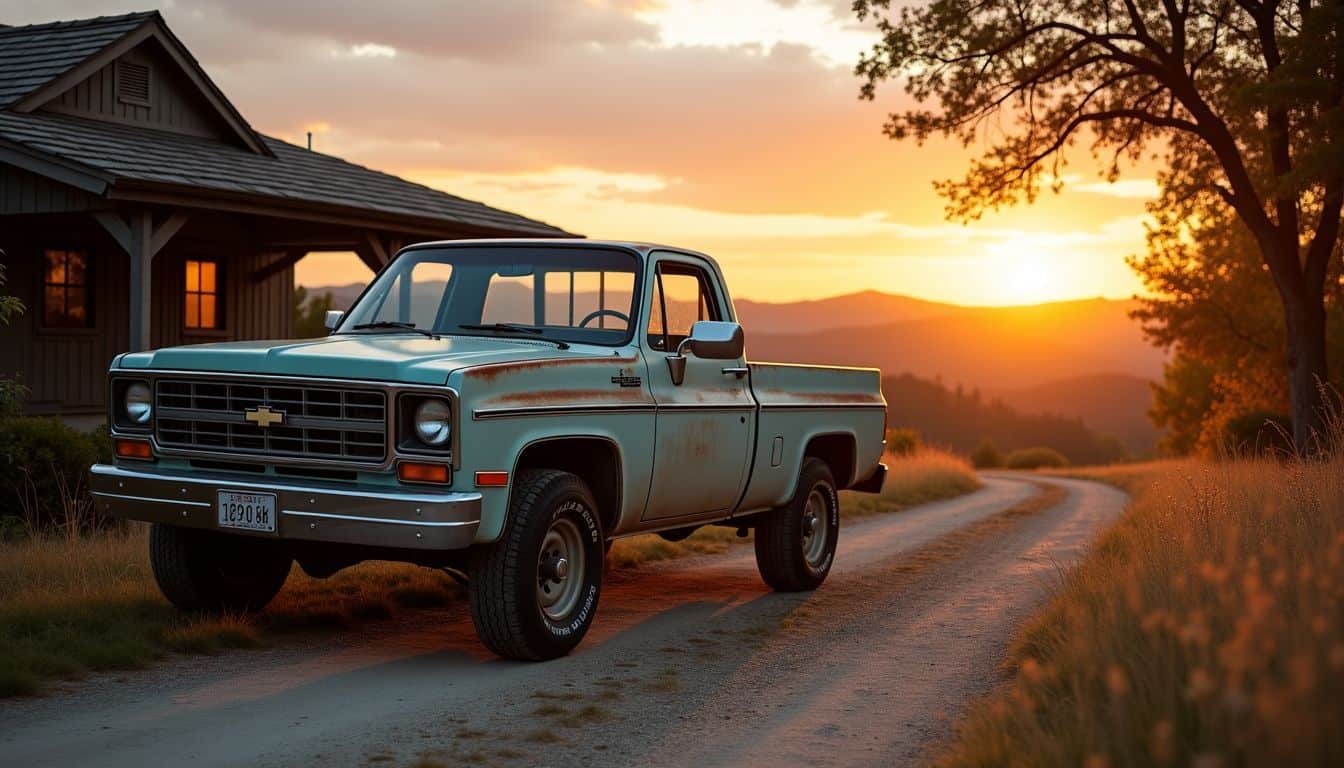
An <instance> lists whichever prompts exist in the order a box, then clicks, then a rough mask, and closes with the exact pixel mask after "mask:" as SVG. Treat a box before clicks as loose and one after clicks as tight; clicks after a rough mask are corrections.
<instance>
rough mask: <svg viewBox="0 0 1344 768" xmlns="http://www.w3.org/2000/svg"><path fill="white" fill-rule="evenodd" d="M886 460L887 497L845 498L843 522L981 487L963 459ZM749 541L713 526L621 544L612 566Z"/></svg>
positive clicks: (924, 453) (926, 454)
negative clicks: (673, 536) (667, 537)
mask: <svg viewBox="0 0 1344 768" xmlns="http://www.w3.org/2000/svg"><path fill="white" fill-rule="evenodd" d="M883 460H884V461H885V462H886V463H887V468H888V471H887V481H886V483H885V484H884V485H883V487H882V493H881V494H880V495H872V494H866V493H850V492H844V493H841V494H840V515H841V517H844V518H847V519H854V518H858V517H867V516H869V515H877V514H883V513H886V512H899V511H901V510H904V509H909V508H910V507H914V506H918V505H920V504H927V503H929V502H932V501H941V500H943V499H950V498H953V497H955V496H961V495H962V494H966V493H970V492H971V491H974V490H975V489H977V488H979V487H980V481H979V480H977V479H976V477H975V470H973V469H971V467H970V465H969V464H967V463H966V461H965V460H964V459H962V458H960V457H958V456H955V455H953V454H950V453H946V452H944V451H939V450H936V449H933V448H924V449H921V450H920V451H919V452H918V453H916V454H914V455H912V456H887V457H885V458H884V459H883ZM746 541H751V537H750V536H748V537H747V538H745V539H742V538H738V536H737V531H736V530H734V529H732V528H724V527H721V526H713V525H710V526H705V527H704V528H701V529H699V530H698V531H696V532H695V533H693V534H691V536H690V537H689V538H687V539H685V540H683V541H678V542H670V541H664V540H663V539H662V538H661V537H659V536H657V535H652V534H650V535H646V536H631V537H629V538H625V539H618V540H617V541H616V543H615V544H613V545H612V548H611V554H610V556H609V557H608V560H609V562H610V563H611V564H612V565H613V566H615V567H617V568H629V567H632V566H637V565H640V564H641V563H651V562H657V561H659V560H671V559H674V558H678V557H685V556H687V555H695V554H717V553H720V552H725V551H727V550H728V548H729V547H731V546H732V545H734V544H737V543H741V542H746Z"/></svg>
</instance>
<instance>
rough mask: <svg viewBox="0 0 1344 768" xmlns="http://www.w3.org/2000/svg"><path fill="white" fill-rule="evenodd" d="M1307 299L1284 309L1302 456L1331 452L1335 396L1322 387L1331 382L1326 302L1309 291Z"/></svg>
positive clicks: (1291, 389) (1286, 304) (1295, 441)
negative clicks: (1330, 417) (1329, 421)
mask: <svg viewBox="0 0 1344 768" xmlns="http://www.w3.org/2000/svg"><path fill="white" fill-rule="evenodd" d="M1304 293H1305V294H1306V295H1305V296H1300V297H1296V298H1295V300H1290V299H1288V298H1287V297H1285V301H1284V309H1285V310H1286V312H1285V319H1286V320H1287V328H1288V393H1289V396H1290V397H1291V399H1292V409H1293V445H1294V446H1295V447H1296V448H1297V452H1298V453H1299V454H1300V455H1302V456H1316V455H1319V454H1320V453H1321V451H1323V450H1325V449H1328V448H1329V447H1330V445H1329V435H1328V433H1327V431H1326V428H1327V425H1326V417H1327V414H1329V413H1331V412H1332V411H1333V410H1334V408H1333V406H1334V405H1335V403H1334V402H1333V401H1334V399H1335V398H1334V395H1332V394H1330V393H1329V392H1328V391H1327V390H1323V389H1322V387H1323V386H1324V385H1325V384H1326V383H1327V382H1328V381H1329V370H1328V368H1327V367H1326V352H1325V348H1326V347H1325V301H1324V298H1323V297H1322V295H1321V292H1320V291H1317V290H1312V289H1310V288H1308V289H1307V290H1306V291H1304Z"/></svg>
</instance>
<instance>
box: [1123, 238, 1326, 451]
mask: <svg viewBox="0 0 1344 768" xmlns="http://www.w3.org/2000/svg"><path fill="white" fill-rule="evenodd" d="M1172 235H1173V233H1171V232H1169V231H1165V230H1161V229H1158V230H1154V231H1153V232H1152V233H1151V234H1150V236H1149V243H1148V252H1147V253H1146V254H1145V255H1144V256H1142V257H1134V258H1131V259H1130V260H1129V262H1130V266H1131V267H1133V269H1134V270H1135V272H1137V273H1138V274H1139V275H1140V276H1141V277H1142V278H1143V281H1144V284H1145V286H1146V287H1147V288H1148V289H1149V292H1150V297H1149V298H1146V299H1143V300H1142V305H1141V306H1140V308H1139V309H1137V310H1135V311H1134V312H1133V313H1131V314H1132V316H1133V317H1134V318H1136V319H1137V320H1139V321H1140V322H1141V323H1142V324H1143V328H1144V332H1145V334H1146V335H1147V336H1148V338H1149V339H1150V340H1152V341H1153V342H1154V343H1155V344H1157V345H1158V346H1162V347H1166V348H1168V349H1170V350H1172V351H1173V352H1175V355H1174V356H1173V358H1172V360H1171V361H1170V362H1169V363H1168V364H1167V367H1166V370H1165V373H1164V377H1163V381H1162V383H1161V384H1158V385H1156V386H1155V388H1154V400H1153V408H1152V410H1151V411H1150V415H1151V416H1152V417H1153V420H1154V422H1155V423H1156V424H1158V425H1159V426H1165V427H1167V428H1168V430H1170V431H1169V433H1168V435H1167V437H1166V438H1165V439H1164V440H1163V445H1162V448H1163V449H1164V450H1165V451H1167V452H1170V453H1189V452H1191V451H1192V450H1194V449H1196V448H1199V449H1202V450H1203V451H1205V452H1207V453H1222V452H1223V450H1224V448H1225V445H1224V443H1225V442H1226V441H1225V439H1224V433H1225V432H1226V429H1227V428H1228V422H1229V421H1230V420H1234V419H1239V418H1241V417H1242V416H1244V415H1246V414H1250V413H1255V412H1263V411H1273V412H1278V413H1282V412H1285V411H1287V410H1288V408H1289V405H1290V397H1289V392H1288V386H1287V382H1286V381H1285V380H1284V379H1283V378H1281V377H1277V376H1274V375H1272V372H1273V371H1274V370H1276V369H1277V368H1278V366H1279V365H1280V364H1281V361H1282V360H1283V359H1284V358H1285V356H1286V354H1287V353H1286V349H1285V345H1284V338H1285V333H1284V318H1283V312H1282V311H1281V308H1280V304H1279V299H1278V296H1277V294H1276V291H1275V289H1274V286H1273V284H1272V282H1271V281H1269V280H1266V279H1265V277H1264V272H1265V267H1264V265H1263V263H1262V261H1261V259H1260V255H1259V252H1258V249H1257V248H1256V245H1255V242H1254V241H1253V239H1252V238H1251V237H1250V236H1249V233H1248V232H1247V230H1246V228H1245V227H1243V226H1241V224H1240V222H1239V221H1237V220H1236V217H1235V215H1232V214H1230V213H1224V214H1223V215H1222V216H1220V217H1216V218H1209V219H1205V220H1203V221H1202V222H1200V223H1199V225H1198V226H1196V227H1194V228H1193V230H1191V231H1188V232H1186V233H1183V234H1182V235H1181V236H1179V237H1173V236H1172ZM1341 266H1342V265H1341V263H1340V261H1338V260H1332V262H1331V265H1330V269H1329V272H1328V274H1327V278H1326V290H1325V295H1324V301H1325V307H1326V318H1327V323H1326V349H1327V358H1328V359H1335V360H1338V359H1340V356H1341V355H1344V314H1341V313H1340V312H1339V307H1340V304H1341V298H1342V292H1341V287H1340V282H1339V278H1340V272H1341ZM1330 383H1332V384H1334V383H1335V380H1334V379H1331V380H1330ZM1283 423H1285V424H1286V423H1289V420H1287V419H1285V420H1284V421H1283Z"/></svg>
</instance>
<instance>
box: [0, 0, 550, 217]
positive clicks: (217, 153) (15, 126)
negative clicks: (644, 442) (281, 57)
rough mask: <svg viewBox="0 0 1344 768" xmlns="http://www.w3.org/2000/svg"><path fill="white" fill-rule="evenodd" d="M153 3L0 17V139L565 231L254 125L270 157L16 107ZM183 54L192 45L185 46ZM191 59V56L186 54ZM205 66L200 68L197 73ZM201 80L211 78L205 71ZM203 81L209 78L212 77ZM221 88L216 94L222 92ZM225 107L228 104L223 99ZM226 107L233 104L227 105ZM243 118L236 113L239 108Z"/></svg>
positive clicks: (90, 158) (365, 203) (139, 176)
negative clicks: (10, 21)
mask: <svg viewBox="0 0 1344 768" xmlns="http://www.w3.org/2000/svg"><path fill="white" fill-rule="evenodd" d="M154 19H157V20H158V24H159V25H160V26H161V27H162V30H163V32H164V33H166V34H167V35H168V37H169V38H170V40H169V42H170V43H171V44H172V45H174V46H177V47H179V48H180V46H181V44H180V42H179V41H177V40H176V38H172V35H171V32H167V27H166V25H163V23H162V19H161V18H160V17H159V15H158V13H157V12H156V11H147V12H142V13H131V14H126V15H124V16H103V17H99V18H95V19H84V20H80V21H59V22H53V23H50V24H34V25H30V26H23V27H4V26H0V141H8V142H12V143H14V144H17V145H20V146H22V147H24V148H26V149H27V150H30V151H33V152H36V153H39V154H40V155H46V156H48V157H50V158H53V159H57V160H62V161H66V162H73V163H75V164H76V165H78V166H82V167H83V168H85V169H87V170H88V171H90V172H91V173H92V174H94V175H97V176H100V177H103V178H105V179H106V180H107V181H108V182H109V183H110V184H111V185H112V186H113V187H114V188H115V187H117V186H118V185H119V184H120V185H125V186H131V185H138V186H171V187H172V188H173V189H172V191H174V192H179V191H180V190H181V189H182V188H189V189H190V190H191V191H192V192H193V193H195V194H199V195H201V196H207V197H208V196H210V195H211V194H214V195H228V194H230V193H232V194H235V195H236V194H243V195H248V196H250V197H253V198H260V200H256V201H254V202H265V201H270V203H271V204H274V205H279V206H283V205H284V204H285V203H286V202H291V203H302V204H305V205H306V206H307V207H312V206H321V207H327V208H331V209H332V210H333V211H334V212H337V213H342V212H349V211H351V210H354V211H365V212H376V213H381V214H383V215H384V217H386V216H389V215H390V216H393V217H411V218H415V219H417V220H420V221H421V222H422V223H423V220H430V221H432V222H436V223H443V224H448V225H452V228H454V229H462V228H476V229H479V230H484V231H486V232H494V233H500V234H507V235H519V236H528V235H532V236H538V237H556V236H564V235H567V234H569V233H567V232H565V231H564V230H562V229H559V228H557V227H553V226H551V225H549V224H546V223H544V222H540V221H536V220H534V219H529V218H526V217H524V216H519V215H517V214H514V213H509V212H508V211H501V210H498V209H495V208H491V207H489V206H487V205H484V204H482V203H477V202H473V201H471V200H465V199H463V198H460V197H455V196H453V195H449V194H446V193H444V192H440V191H438V190H435V189H430V188H429V187H426V186H422V185H420V184H413V183H411V182H409V181H406V180H404V179H400V178H397V177H396V176H392V175H390V174H386V173H381V172H379V171H374V170H371V169H368V168H364V167H362V166H359V165H355V164H353V163H348V162H346V161H344V160H342V159H340V158H338V157H332V156H331V155H324V154H321V153H318V152H311V151H309V150H305V149H302V148H300V147H296V146H294V145H292V144H288V143H286V142H283V141H280V140H279V139H274V138H270V137H266V136H260V135H259V134H255V133H254V132H252V129H251V128H248V127H247V126H246V125H244V126H243V128H245V129H246V130H247V132H248V136H249V139H248V140H249V141H250V142H252V143H253V144H254V145H255V146H257V147H261V146H262V145H261V144H257V143H256V141H254V140H253V138H252V137H257V136H259V137H260V141H261V142H264V147H265V149H268V150H269V151H270V152H271V153H272V154H274V157H268V156H266V155H264V154H260V153H258V152H251V151H248V150H246V149H244V148H241V147H235V146H232V145H229V144H226V143H223V142H218V141H212V140H209V139H203V138H196V137H193V136H186V135H182V134H178V133H171V132H168V131H163V130H157V129H153V128H149V127H137V126H131V125H122V124H118V123H111V122H105V121H101V120H93V119H86V118H78V117H68V116H64V115H57V114H53V113H50V112H42V111H31V112H23V113H19V112H15V111H13V110H11V109H9V107H10V106H12V105H13V104H15V103H16V102H18V101H19V100H21V99H23V98H24V97H25V96H27V95H28V94H30V93H33V92H34V91H36V90H38V89H39V88H41V87H43V86H44V85H46V84H47V83H49V82H50V81H51V80H53V79H55V78H57V77H60V76H61V75H62V74H64V73H65V72H68V71H69V70H71V69H73V68H75V67H77V66H79V65H80V64H81V63H83V62H85V61H87V60H88V59H89V57H91V56H94V55H96V54H98V52H99V51H102V50H103V49H105V48H107V47H108V46H110V45H113V44H114V43H116V42H117V41H118V40H120V39H121V38H123V37H124V36H126V35H127V34H130V33H131V32H133V31H135V30H137V29H139V28H140V27H141V26H142V25H143V24H145V23H146V22H148V21H150V20H154ZM182 51H183V53H184V54H185V55H186V56H187V57H188V58H190V52H189V51H185V49H182ZM191 66H197V65H196V62H195V60H194V59H191ZM202 74H203V73H202ZM207 80H208V78H207ZM210 87H213V85H211V86H210ZM220 98H223V97H222V95H221V96H220ZM226 109H228V110H232V106H231V105H227V104H226ZM233 114H236V112H234V113H233ZM239 119H241V117H240V118H239Z"/></svg>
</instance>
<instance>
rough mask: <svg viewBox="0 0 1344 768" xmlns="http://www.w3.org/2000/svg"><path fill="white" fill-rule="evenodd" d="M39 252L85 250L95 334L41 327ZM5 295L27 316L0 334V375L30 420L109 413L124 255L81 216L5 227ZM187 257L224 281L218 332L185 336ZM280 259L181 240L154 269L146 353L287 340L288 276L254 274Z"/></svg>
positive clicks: (123, 332) (123, 335)
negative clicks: (21, 391) (212, 263)
mask: <svg viewBox="0 0 1344 768" xmlns="http://www.w3.org/2000/svg"><path fill="white" fill-rule="evenodd" d="M46 248H82V249H84V250H87V251H88V253H89V254H90V259H91V261H90V263H91V273H90V282H91V284H92V288H93V300H92V304H91V310H92V318H93V324H92V327H90V328H81V329H48V328H44V327H42V260H43V256H42V254H43V251H44V250H45V249H46ZM0 249H3V250H5V251H6V253H7V257H6V258H5V261H4V263H5V267H6V278H7V279H6V285H5V287H4V288H3V289H0V290H3V291H4V292H7V293H10V294H12V295H15V296H18V297H19V298H20V299H22V300H23V303H24V306H25V308H26V310H25V312H24V313H23V314H22V315H20V316H18V317H16V318H13V320H12V321H11V323H10V325H9V326H8V327H0V375H5V376H17V377H18V379H19V381H20V382H21V383H22V384H23V385H24V386H26V387H28V388H29V390H30V393H29V395H28V397H27V399H26V402H25V411H26V412H28V413H31V414H61V415H80V414H101V413H103V412H104V411H105V410H106V403H105V401H106V373H107V368H108V365H109V364H110V363H111V362H112V360H113V358H115V357H116V356H117V355H118V354H119V353H121V352H124V351H125V350H126V349H127V347H128V346H129V345H130V338H129V330H128V329H129V323H130V307H129V299H128V296H129V290H128V282H127V275H128V273H129V265H128V259H127V257H126V254H125V253H124V252H123V251H122V250H121V249H120V247H118V246H117V245H116V243H115V242H114V241H113V240H112V239H111V238H110V237H108V236H107V235H106V234H105V233H104V232H103V231H102V230H101V228H100V227H98V226H97V225H96V224H94V223H92V222H91V221H90V220H89V218H88V216H87V215H83V216H78V215H76V216H24V217H14V218H7V219H5V220H3V227H0ZM189 256H197V257H199V256H211V257H214V258H216V259H218V260H219V262H220V266H221V269H222V271H223V273H224V284H223V289H224V296H225V299H224V328H223V329H222V330H221V331H219V332H217V333H187V332H186V330H185V329H184V327H183V290H184V280H183V274H184V269H185V264H184V262H185V260H186V259H187V258H188V257H189ZM275 258H279V254H259V253H247V252H245V251H244V252H241V253H240V252H238V251H236V250H233V249H232V248H230V247H229V246H228V245H219V244H216V243H214V242H213V241H210V240H206V239H193V238H189V237H188V238H182V239H181V240H180V241H174V242H172V243H170V244H169V245H168V246H167V247H165V248H164V250H163V251H162V252H160V253H159V255H158V256H157V257H155V259H154V267H153V270H154V275H153V285H152V289H151V290H152V295H153V316H152V323H153V325H152V335H151V336H152V344H153V346H155V347H164V346H174V345H178V344H196V343H204V342H217V341H230V340H246V339H276V338H279V339H283V338H288V337H289V336H290V335H291V334H292V329H293V317H292V309H291V307H292V302H293V292H294V271H293V269H292V268H291V269H286V270H284V271H282V272H279V273H277V274H275V275H272V276H271V277H269V278H267V279H265V280H262V281H259V282H257V281H253V280H252V279H251V275H252V273H254V272H255V271H256V270H257V269H260V268H261V267H263V266H265V265H266V264H268V263H270V261H271V260H272V259H275Z"/></svg>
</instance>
